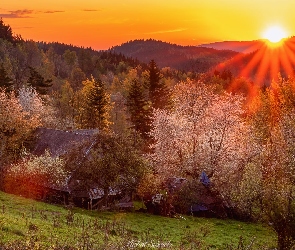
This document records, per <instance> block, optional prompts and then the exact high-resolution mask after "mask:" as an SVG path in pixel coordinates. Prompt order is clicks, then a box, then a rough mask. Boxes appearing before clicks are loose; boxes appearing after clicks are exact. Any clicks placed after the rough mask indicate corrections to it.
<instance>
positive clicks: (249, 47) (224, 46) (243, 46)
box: [199, 40, 265, 53]
mask: <svg viewBox="0 0 295 250" xmlns="http://www.w3.org/2000/svg"><path fill="white" fill-rule="evenodd" d="M264 43H265V41H264V40H255V41H222V42H214V43H208V44H201V45H200V46H199V47H206V48H213V49H217V50H233V51H236V52H241V53H251V52H254V51H256V50H258V49H260V48H261V47H262V46H263V45H264Z"/></svg>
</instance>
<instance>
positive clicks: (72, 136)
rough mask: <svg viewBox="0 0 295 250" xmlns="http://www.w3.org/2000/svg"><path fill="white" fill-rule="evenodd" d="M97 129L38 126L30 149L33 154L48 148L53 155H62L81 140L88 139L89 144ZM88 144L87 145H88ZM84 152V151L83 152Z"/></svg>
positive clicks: (38, 153)
mask: <svg viewBox="0 0 295 250" xmlns="http://www.w3.org/2000/svg"><path fill="white" fill-rule="evenodd" d="M97 133H98V130H97V129H79V130H68V131H67V130H56V129H48V128H38V129H37V130H36V134H35V136H36V143H35V147H34V149H33V150H32V153H33V154H35V155H42V154H44V152H45V150H49V152H50V154H51V155H52V156H53V157H56V156H61V155H64V154H65V153H67V152H68V150H69V149H71V147H74V146H75V145H77V144H80V143H82V142H87V141H89V144H90V145H91V143H92V142H94V141H95V135H96V134H97ZM90 145H89V146H90ZM83 153H84V154H85V153H86V152H83Z"/></svg>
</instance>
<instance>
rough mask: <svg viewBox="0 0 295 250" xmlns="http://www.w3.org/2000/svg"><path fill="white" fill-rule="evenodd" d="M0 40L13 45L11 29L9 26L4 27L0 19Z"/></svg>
mask: <svg viewBox="0 0 295 250" xmlns="http://www.w3.org/2000/svg"><path fill="white" fill-rule="evenodd" d="M0 38H2V39H4V40H7V41H9V42H11V43H14V37H13V34H12V29H11V27H10V26H9V25H5V24H4V22H3V20H2V18H0Z"/></svg>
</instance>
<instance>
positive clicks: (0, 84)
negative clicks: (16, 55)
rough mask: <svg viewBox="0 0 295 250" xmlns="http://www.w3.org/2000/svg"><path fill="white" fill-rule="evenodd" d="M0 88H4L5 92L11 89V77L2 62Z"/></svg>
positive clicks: (0, 66)
mask: <svg viewBox="0 0 295 250" xmlns="http://www.w3.org/2000/svg"><path fill="white" fill-rule="evenodd" d="M0 88H3V89H5V92H6V93H9V92H11V91H12V90H13V82H12V79H11V78H10V77H9V76H8V74H7V72H6V70H5V68H4V65H3V63H2V64H0Z"/></svg>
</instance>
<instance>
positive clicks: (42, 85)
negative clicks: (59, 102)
mask: <svg viewBox="0 0 295 250" xmlns="http://www.w3.org/2000/svg"><path fill="white" fill-rule="evenodd" d="M29 69H30V77H29V79H28V81H27V82H28V85H29V86H32V87H33V88H35V89H36V91H37V92H38V93H39V94H40V95H46V94H47V92H48V89H49V87H51V86H52V83H51V82H52V80H51V79H47V80H45V79H44V77H43V76H42V75H41V74H39V73H38V72H37V71H36V70H35V69H34V68H33V67H29Z"/></svg>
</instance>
